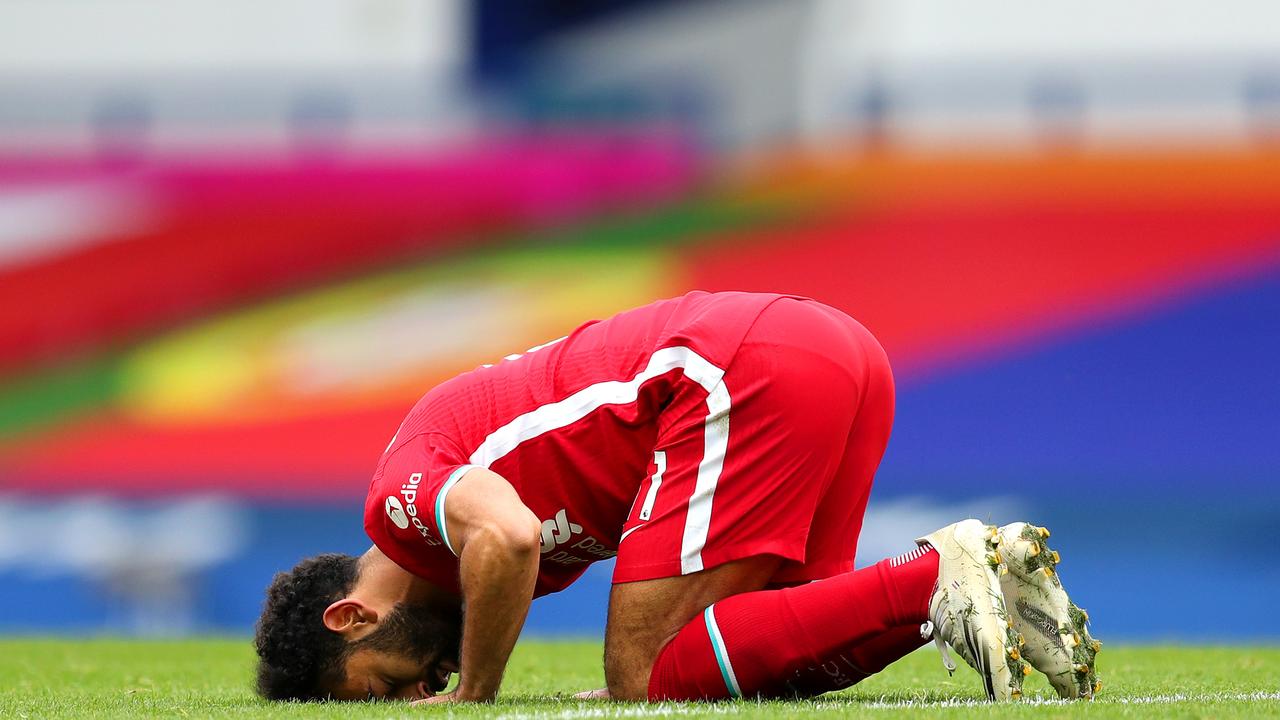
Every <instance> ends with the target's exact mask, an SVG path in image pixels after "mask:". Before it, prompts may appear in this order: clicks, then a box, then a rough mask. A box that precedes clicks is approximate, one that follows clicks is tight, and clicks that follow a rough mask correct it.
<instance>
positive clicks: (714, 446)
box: [470, 347, 730, 574]
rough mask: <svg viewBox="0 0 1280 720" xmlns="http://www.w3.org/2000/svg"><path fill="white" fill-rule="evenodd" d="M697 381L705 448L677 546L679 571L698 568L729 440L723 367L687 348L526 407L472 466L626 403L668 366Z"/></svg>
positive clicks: (486, 444)
mask: <svg viewBox="0 0 1280 720" xmlns="http://www.w3.org/2000/svg"><path fill="white" fill-rule="evenodd" d="M677 369H678V370H682V371H683V372H684V376H685V377H687V378H689V379H690V380H692V381H694V382H696V383H698V384H699V385H701V386H702V387H703V388H704V389H705V390H706V391H707V393H708V395H707V420H706V425H705V431H704V436H705V442H706V446H705V449H704V451H703V458H702V462H701V463H699V465H698V478H697V481H696V483H695V485H694V490H693V495H692V496H691V497H690V498H689V513H688V517H687V519H686V521H685V528H684V537H683V539H682V541H681V545H680V568H681V572H682V573H685V574H687V573H691V572H697V571H699V570H701V569H702V548H703V547H704V546H705V545H706V543H707V530H708V529H709V528H710V526H711V500H712V498H713V496H714V495H715V491H716V484H717V483H718V482H719V481H720V473H721V471H722V470H723V469H724V453H725V449H726V448H727V447H728V444H729V405H730V401H729V391H728V389H727V388H726V387H725V386H724V382H723V380H724V370H722V369H720V368H718V367H716V366H715V365H713V364H711V362H710V361H708V360H707V359H706V358H704V357H702V356H701V355H699V354H698V353H696V352H694V350H693V349H692V348H688V347H668V348H662V349H661V350H658V351H657V352H655V353H654V354H653V355H652V356H651V357H650V358H649V364H648V365H647V366H646V367H645V369H644V370H641V371H640V372H639V373H638V374H637V375H636V376H635V377H633V378H631V379H630V380H625V381H624V380H606V381H604V382H598V383H596V384H594V385H588V386H587V387H585V388H583V389H581V390H579V391H578V392H576V393H574V394H572V395H570V396H569V397H567V398H565V399H563V400H560V401H558V402H554V403H549V404H547V405H543V406H542V407H539V408H536V409H534V410H530V411H529V412H527V413H525V414H523V415H520V416H519V417H517V418H515V419H514V420H512V421H511V422H509V423H507V424H506V425H503V426H502V427H500V428H498V429H497V430H494V431H493V432H491V433H489V435H488V437H486V438H485V439H484V442H482V443H480V446H479V447H478V448H476V449H475V452H473V453H471V457H470V462H471V464H472V465H479V466H480V467H483V468H488V467H489V466H490V465H492V464H493V463H495V462H497V461H498V460H500V459H502V458H503V457H505V456H506V455H507V453H509V452H511V451H512V450H515V449H516V448H517V447H519V445H520V443H522V442H525V441H527V440H532V439H534V438H536V437H538V436H540V435H542V434H544V433H548V432H552V431H555V430H559V429H560V428H563V427H568V426H569V425H572V424H574V423H576V422H578V421H579V420H581V419H583V418H585V417H586V416H587V415H590V414H591V413H592V412H594V411H595V410H598V409H600V408H601V407H603V406H605V405H630V404H631V403H634V402H636V400H637V399H638V398H639V395H640V387H641V386H642V385H644V384H645V383H646V382H648V381H650V380H652V379H653V378H656V377H659V376H661V375H664V374H666V373H668V372H671V371H672V370H677Z"/></svg>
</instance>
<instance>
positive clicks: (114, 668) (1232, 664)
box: [0, 640, 1280, 720]
mask: <svg viewBox="0 0 1280 720" xmlns="http://www.w3.org/2000/svg"><path fill="white" fill-rule="evenodd" d="M599 656H600V646H599V644H598V643H589V642H573V643H570V642H561V643H549V642H528V643H522V644H521V646H520V647H519V648H517V650H516V654H515V657H514V658H513V659H512V663H511V667H510V669H509V671H508V673H507V680H506V684H505V685H504V688H503V696H502V699H501V700H499V702H498V704H497V705H496V706H465V707H463V706H452V707H448V708H410V707H408V706H406V705H403V704H400V703H355V704H326V705H299V704H271V703H265V702H263V701H260V700H258V699H257V698H255V697H254V695H253V693H252V691H251V688H250V676H251V673H252V663H253V658H252V651H251V650H250V648H249V645H248V643H247V641H244V640H203V641H182V642H177V641H175V642H137V641H115V640H94V641H87V642H72V641H65V640H57V641H54V640H0V718H61V717H69V718H105V717H113V718H114V717H122V718H123V717H191V718H204V717H219V718H221V717H234V718H265V717H306V718H330V717H344V718H345V717H353V718H366V717H368V718H375V717H376V718H388V717H416V716H420V715H422V714H424V713H426V714H432V713H434V714H447V715H449V716H450V717H472V716H476V717H479V716H484V717H490V716H495V715H496V716H501V717H507V718H512V720H514V719H515V718H565V719H571V718H610V717H620V718H643V717H649V716H669V715H676V716H680V717H684V716H699V715H734V716H744V717H746V716H749V717H793V716H799V715H809V714H813V713H814V712H815V711H821V712H825V713H831V714H838V715H842V716H846V715H861V716H867V717H876V718H888V717H908V716H910V717H913V718H915V717H922V716H923V717H961V716H963V717H983V718H1000V717H1037V718H1057V717H1132V718H1167V717H1176V718H1184V717H1186V718H1190V717H1206V718H1220V717H1277V716H1280V648H1275V647H1270V648H1217V647H1214V648H1199V647H1195V648H1173V647H1128V648H1117V647H1111V646H1108V647H1106V648H1105V649H1104V651H1103V654H1102V656H1101V657H1100V663H1099V664H1100V667H1101V670H1102V676H1103V682H1104V688H1103V692H1102V695H1101V697H1100V698H1099V699H1098V700H1097V701H1096V702H1093V703H1070V704H1066V703H1059V702H1057V701H1052V702H1043V701H1041V700H1040V699H1047V698H1049V697H1050V696H1051V692H1050V691H1049V690H1048V686H1047V685H1046V684H1045V683H1044V682H1043V681H1042V679H1041V678H1039V677H1035V678H1033V681H1032V682H1029V683H1028V686H1027V697H1028V698H1031V702H1023V703H1022V704H1020V705H1012V706H988V705H985V704H979V703H977V702H976V701H977V700H978V698H979V689H978V681H977V676H976V675H974V674H973V673H972V671H970V670H968V669H967V668H964V667H962V668H961V669H960V670H959V671H957V672H956V676H955V677H954V678H948V677H947V675H946V672H945V671H944V670H943V669H942V665H941V663H940V661H939V659H938V656H937V654H936V653H935V652H933V651H932V650H931V649H929V650H922V651H920V652H917V653H916V654H914V655H912V656H910V657H908V658H906V659H905V660H903V661H901V662H899V663H898V664H896V665H894V666H893V667H891V668H890V669H889V670H887V671H886V672H884V673H882V674H881V675H879V676H877V677H873V678H871V679H869V680H866V681H864V682H863V683H861V684H859V685H857V686H856V687H854V688H852V689H850V690H847V691H845V692H843V693H840V694H837V695H829V696H827V697H824V698H822V699H820V700H815V701H806V702H771V703H756V702H725V703H718V704H709V705H703V704H692V705H673V704H662V705H623V704H615V703H605V702H599V701H595V702H580V701H576V700H572V699H569V698H568V697H567V695H568V694H569V693H571V692H573V691H576V690H583V689H589V688H592V687H596V686H598V685H599V684H600V682H601V679H602V674H601V670H600V661H599Z"/></svg>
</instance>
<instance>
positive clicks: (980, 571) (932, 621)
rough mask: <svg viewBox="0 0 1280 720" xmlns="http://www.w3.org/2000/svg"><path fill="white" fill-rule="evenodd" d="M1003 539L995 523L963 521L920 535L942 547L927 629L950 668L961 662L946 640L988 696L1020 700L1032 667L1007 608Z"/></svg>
mask: <svg viewBox="0 0 1280 720" xmlns="http://www.w3.org/2000/svg"><path fill="white" fill-rule="evenodd" d="M999 538H1000V535H999V534H998V533H997V531H996V528H995V527H994V526H992V525H985V524H983V523H982V522H980V521H978V520H963V521H961V522H958V523H956V524H954V525H948V526H947V527H944V528H942V529H941V530H938V531H937V532H934V533H932V534H930V535H927V536H925V537H923V538H920V539H918V540H916V542H917V543H918V544H921V545H923V544H925V543H928V544H929V545H932V546H933V547H934V549H936V550H937V551H938V584H937V586H936V587H935V588H934V590H933V597H932V598H930V599H929V622H926V623H925V624H924V626H923V627H922V628H921V634H922V635H924V636H925V637H930V636H931V637H933V639H934V642H935V643H937V644H938V649H939V650H940V651H941V652H942V663H943V665H945V666H946V668H947V670H948V672H954V671H955V668H956V666H955V663H954V662H952V661H951V657H950V655H948V654H947V648H946V646H945V645H943V643H946V645H950V646H951V649H953V650H955V651H956V653H958V654H959V655H960V657H962V658H964V660H965V662H967V663H969V665H970V666H972V667H973V669H974V670H977V671H978V674H979V675H981V676H982V683H983V686H984V688H985V689H986V691H987V699H989V700H1015V699H1017V698H1019V697H1021V696H1022V680H1023V678H1024V677H1025V676H1026V675H1027V674H1029V673H1030V672H1031V668H1030V667H1028V666H1027V664H1026V663H1025V662H1023V661H1022V659H1021V652H1020V650H1019V647H1018V634H1017V633H1016V632H1014V630H1013V626H1012V624H1011V623H1010V621H1009V615H1008V613H1007V612H1006V611H1005V606H1004V594H1003V593H1002V592H1001V590H1000V577H999V575H998V572H999V568H1000V565H1001V562H1002V560H1001V557H1000V553H999V552H998V550H997V544H998V543H999Z"/></svg>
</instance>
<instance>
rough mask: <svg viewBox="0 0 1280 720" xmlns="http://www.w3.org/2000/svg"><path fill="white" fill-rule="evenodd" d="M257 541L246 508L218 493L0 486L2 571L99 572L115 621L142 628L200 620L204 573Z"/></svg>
mask: <svg viewBox="0 0 1280 720" xmlns="http://www.w3.org/2000/svg"><path fill="white" fill-rule="evenodd" d="M247 542H248V525H247V522H246V518H245V516H244V513H243V510H242V509H241V508H240V507H239V506H238V505H236V504H235V503H233V502H230V501H227V500H224V499H220V498H216V497H198V498H183V499H176V500H173V501H171V502H162V501H148V502H146V503H128V502H125V501H122V500H116V499H108V498H106V497H87V498H76V499H71V500H65V501H31V500H23V499H16V498H12V497H5V496H0V573H15V574H17V575H19V576H26V577H28V578H32V579H58V578H61V577H66V576H75V577H80V578H83V579H86V580H89V581H91V582H92V583H93V584H94V585H95V586H96V587H97V588H98V589H99V590H100V591H101V592H102V593H103V594H104V595H105V596H106V597H107V598H108V600H109V605H110V607H112V608H113V610H114V612H115V614H116V617H115V618H113V619H112V621H111V622H110V625H111V626H112V627H115V628H117V629H122V630H126V631H129V632H132V633H138V634H146V635H170V634H181V633H186V632H190V631H192V630H193V629H196V628H195V627H194V626H195V607H194V606H195V602H196V595H195V593H197V592H198V591H199V587H198V584H197V583H196V582H195V580H196V577H197V576H198V574H199V573H200V572H202V571H204V570H207V569H208V568H210V567H213V566H215V565H217V564H219V563H222V562H225V561H226V560H228V559H230V558H232V557H234V556H236V555H237V554H238V553H240V552H241V551H242V550H243V549H244V546H245V544H246V543H247Z"/></svg>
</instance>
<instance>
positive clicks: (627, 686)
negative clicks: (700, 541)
mask: <svg viewBox="0 0 1280 720" xmlns="http://www.w3.org/2000/svg"><path fill="white" fill-rule="evenodd" d="M781 563H782V560H781V559H780V558H778V557H775V556H772V555H761V556H755V557H749V558H743V559H741V560H735V561H733V562H729V563H725V564H724V565H719V566H717V567H714V568H712V569H710V570H704V571H702V572H698V573H693V574H692V575H684V576H682V577H671V578H658V579H655V580H641V581H639V582H630V583H621V584H618V585H614V586H613V591H612V592H611V593H610V596H609V620H608V624H607V625H606V626H605V644H604V676H605V682H606V683H607V685H608V688H607V691H604V692H602V691H599V690H597V691H593V692H590V693H584V694H583V696H584V697H595V698H606V697H607V698H612V699H614V700H645V699H647V698H648V693H649V674H650V671H651V670H652V668H653V664H654V661H655V660H656V659H657V657H658V653H659V651H661V650H662V648H663V647H664V646H665V645H666V644H667V643H668V642H670V641H671V638H673V637H675V635H676V633H678V632H680V629H681V628H683V627H684V626H685V625H687V624H689V621H690V620H692V619H694V618H695V617H697V615H698V614H699V613H701V612H702V611H703V610H705V609H706V608H707V607H708V606H709V605H712V604H713V603H716V602H719V601H720V600H723V599H724V598H727V597H729V596H731V595H737V594H739V593H744V592H751V591H754V590H762V589H764V588H765V586H766V585H768V584H769V579H770V578H772V577H773V576H774V574H775V573H777V571H778V567H779V565H781Z"/></svg>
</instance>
